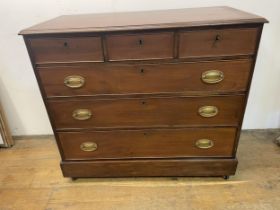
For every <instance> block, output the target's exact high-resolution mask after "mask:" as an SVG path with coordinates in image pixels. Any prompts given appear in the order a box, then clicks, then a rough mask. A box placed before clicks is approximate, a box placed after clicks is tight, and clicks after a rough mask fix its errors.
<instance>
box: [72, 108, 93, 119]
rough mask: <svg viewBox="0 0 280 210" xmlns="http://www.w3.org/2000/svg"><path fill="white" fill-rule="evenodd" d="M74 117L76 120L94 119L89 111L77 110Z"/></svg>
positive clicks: (73, 114)
mask: <svg viewBox="0 0 280 210" xmlns="http://www.w3.org/2000/svg"><path fill="white" fill-rule="evenodd" d="M72 117H73V118H74V119H76V120H88V119H90V118H91V117H92V114H91V111H90V110H89V109H76V110H74V111H73V113H72Z"/></svg>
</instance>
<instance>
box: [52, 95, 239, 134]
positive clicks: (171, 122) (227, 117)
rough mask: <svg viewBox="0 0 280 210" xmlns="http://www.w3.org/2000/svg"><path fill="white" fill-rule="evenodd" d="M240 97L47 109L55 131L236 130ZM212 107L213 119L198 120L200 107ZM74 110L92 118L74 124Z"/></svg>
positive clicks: (61, 104) (81, 103)
mask: <svg viewBox="0 0 280 210" xmlns="http://www.w3.org/2000/svg"><path fill="white" fill-rule="evenodd" d="M243 104H244V96H219V97H218V96H215V97H175V98H173V97H161V98H143V99H114V100H108V99H105V100H90V99H82V100H56V101H55V100H52V101H49V109H50V110H51V115H52V118H53V119H54V125H55V127H56V129H67V128H106V127H107V128H137V127H178V126H179V127H180V126H225V125H226V126H237V125H238V123H239V121H240V119H241V108H242V107H243ZM208 105H209V106H216V107H217V108H218V110H219V113H218V115H217V116H214V117H209V118H206V117H202V116H200V115H199V114H198V110H199V108H200V107H202V106H208ZM76 109H89V110H90V111H91V113H92V117H91V118H90V119H88V120H76V119H74V118H73V117H72V113H73V111H74V110H76Z"/></svg>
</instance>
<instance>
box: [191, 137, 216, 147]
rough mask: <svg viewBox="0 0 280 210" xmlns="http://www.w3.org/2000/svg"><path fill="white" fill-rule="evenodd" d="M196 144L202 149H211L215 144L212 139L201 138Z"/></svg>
mask: <svg viewBox="0 0 280 210" xmlns="http://www.w3.org/2000/svg"><path fill="white" fill-rule="evenodd" d="M195 146H196V147H198V148H200V149H209V148H211V147H213V146H214V143H213V141H212V140H210V139H199V140H197V141H196V142H195Z"/></svg>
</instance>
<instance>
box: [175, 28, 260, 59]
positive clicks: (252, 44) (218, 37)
mask: <svg viewBox="0 0 280 210" xmlns="http://www.w3.org/2000/svg"><path fill="white" fill-rule="evenodd" d="M257 37H258V28H243V29H240V28H235V29H220V30H212V29H210V30H196V31H186V32H181V33H180V46H179V57H180V58H191V57H213V56H226V55H247V54H248V55H251V54H254V53H255V49H256V40H257Z"/></svg>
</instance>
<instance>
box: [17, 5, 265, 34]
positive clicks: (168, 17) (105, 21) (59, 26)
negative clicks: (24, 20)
mask: <svg viewBox="0 0 280 210" xmlns="http://www.w3.org/2000/svg"><path fill="white" fill-rule="evenodd" d="M265 22H267V20H266V19H265V18H263V17H260V16H257V15H253V14H250V13H247V12H243V11H241V10H237V9H234V8H231V7H222V6H220V7H201V8H186V9H170V10H158V11H134V12H122V13H103V14H84V15H63V16H60V17H57V18H54V19H52V20H49V21H46V22H43V23H40V24H37V25H35V26H32V27H30V28H27V29H24V30H22V31H21V32H20V34H23V35H30V34H54V33H73V32H101V31H102V32H104V31H122V30H143V29H159V28H178V27H194V26H209V25H212V26H213V25H228V24H250V23H265Z"/></svg>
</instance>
